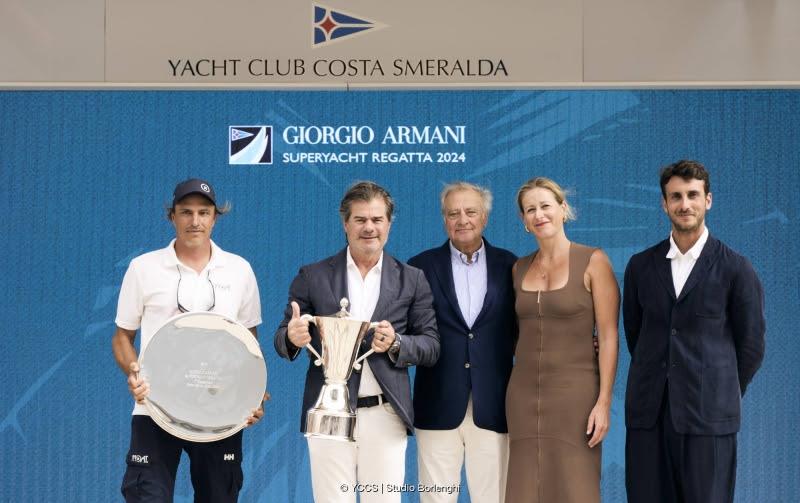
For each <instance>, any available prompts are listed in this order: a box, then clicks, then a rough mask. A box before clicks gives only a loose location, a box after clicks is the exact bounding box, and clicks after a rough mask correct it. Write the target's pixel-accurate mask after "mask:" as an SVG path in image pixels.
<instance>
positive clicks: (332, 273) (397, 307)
mask: <svg viewBox="0 0 800 503" xmlns="http://www.w3.org/2000/svg"><path fill="white" fill-rule="evenodd" d="M342 297H348V298H349V295H348V293H347V249H346V248H345V249H344V250H342V251H340V252H339V253H337V254H336V255H334V256H332V257H328V258H326V259H325V260H321V261H319V262H317V263H315V264H310V265H306V266H303V267H301V268H300V272H299V273H298V274H297V276H296V277H295V278H294V281H292V285H291V287H290V288H289V302H287V304H286V310H285V311H284V313H283V321H281V323H280V326H279V327H278V330H277V331H276V332H275V341H274V342H275V350H276V351H277V352H278V354H279V355H281V356H282V357H284V358H287V359H289V360H294V359H295V358H297V356H298V355H299V353H300V349H298V348H296V347H295V346H294V345H293V344H292V343H291V342H289V338H288V329H287V326H288V324H289V320H291V318H292V306H291V301H295V302H297V303H298V304H299V305H300V313H301V314H312V315H321V316H328V315H333V314H335V313H337V312H338V311H339V309H340V307H339V301H340V300H341V299H342ZM381 320H387V321H388V322H390V323H391V324H392V327H393V328H394V330H395V332H396V333H398V334H401V337H402V341H401V344H400V353H399V354H398V356H397V361H396V362H392V361H391V360H390V359H389V356H388V354H387V353H373V354H372V355H370V356H368V357H367V361H368V362H369V366H370V368H371V369H372V373H373V374H375V379H376V380H377V381H378V384H379V385H380V387H381V390H382V391H383V394H384V396H385V398H386V399H387V401H388V402H389V403H391V404H392V406H393V408H394V410H395V412H396V413H397V415H398V416H399V417H400V418H401V419H402V420H403V422H404V423H405V425H406V428H407V429H408V430H409V431H411V430H412V427H413V424H414V411H413V409H412V406H411V384H410V382H409V376H408V367H410V366H411V365H433V364H434V363H436V359H437V358H438V357H439V334H438V333H437V331H436V318H435V316H434V313H433V298H432V296H431V289H430V287H429V286H428V282H427V281H426V280H425V276H424V275H423V274H422V271H420V270H419V269H416V268H414V267H409V266H408V265H406V264H404V263H402V262H400V261H399V260H397V259H395V258H394V257H391V256H390V255H389V254H388V253H386V252H384V254H383V263H382V269H381V289H380V295H379V296H378V304H377V305H376V306H375V311H374V313H373V315H372V320H371V321H381ZM310 333H311V345H312V346H314V349H316V350H317V352H319V351H321V346H320V339H319V333H318V332H317V330H316V327H315V326H314V325H311V326H310ZM371 341H372V332H370V334H369V335H368V336H367V337H365V338H364V341H363V342H362V351H361V352H364V351H366V350H369V346H370V345H371ZM306 353H307V354H308V370H307V371H306V384H305V391H304V392H303V406H302V410H301V411H300V431H305V425H306V411H308V409H310V408H311V407H313V405H314V403H315V402H316V401H317V397H318V396H319V392H320V390H321V389H322V385H323V383H324V382H325V376H324V374H323V373H322V368H321V367H317V366H315V365H314V363H313V362H314V359H315V358H314V357H313V356H312V355H311V352H310V351H306ZM360 382H361V373H360V372H353V373H352V374H351V376H350V379H349V380H348V382H347V388H348V390H349V393H350V406H351V407H352V408H353V410H355V409H356V402H357V401H358V386H359V383H360Z"/></svg>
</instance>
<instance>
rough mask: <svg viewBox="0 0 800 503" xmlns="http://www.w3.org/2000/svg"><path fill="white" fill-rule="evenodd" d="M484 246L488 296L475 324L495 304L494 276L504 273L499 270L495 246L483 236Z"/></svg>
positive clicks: (495, 283) (495, 287) (495, 284)
mask: <svg viewBox="0 0 800 503" xmlns="http://www.w3.org/2000/svg"><path fill="white" fill-rule="evenodd" d="M483 246H484V248H483V251H484V255H485V257H484V260H486V296H485V297H484V298H483V307H482V308H481V312H480V313H478V317H477V318H475V322H474V323H473V326H475V325H477V324H478V323H480V322H481V319H482V318H483V317H484V315H486V313H487V312H489V311H490V310H491V308H492V304H494V300H495V298H496V297H497V282H496V281H493V278H497V277H499V276H500V275H501V274H503V272H502V271H500V270H497V269H498V268H497V261H496V260H495V255H494V247H493V246H492V245H490V244H489V242H488V241H486V238H483Z"/></svg>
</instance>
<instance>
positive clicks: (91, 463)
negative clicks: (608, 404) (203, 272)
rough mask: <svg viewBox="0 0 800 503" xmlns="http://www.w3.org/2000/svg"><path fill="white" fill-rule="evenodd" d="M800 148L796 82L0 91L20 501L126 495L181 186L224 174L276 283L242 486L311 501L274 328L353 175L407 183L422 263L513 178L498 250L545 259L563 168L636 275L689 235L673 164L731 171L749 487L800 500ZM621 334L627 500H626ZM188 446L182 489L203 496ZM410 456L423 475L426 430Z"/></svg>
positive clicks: (726, 192)
mask: <svg viewBox="0 0 800 503" xmlns="http://www.w3.org/2000/svg"><path fill="white" fill-rule="evenodd" d="M799 152H800V93H798V92H797V91H785V90H754V91H733V90H730V91H463V92H460V91H459V92H455V91H447V92H438V91H419V92H387V91H364V92H318V91H317V92H300V91H298V92H273V91H265V92H244V91H224V92H208V91H185V92H175V91H135V92H134V91H79V92H77V91H22V92H3V93H0V200H2V201H3V202H4V204H5V206H4V211H3V213H2V217H0V256H2V257H3V260H5V264H4V266H3V269H2V270H3V273H2V274H0V292H2V293H3V294H4V298H3V301H2V302H0V327H2V340H3V343H2V349H3V350H2V351H0V377H1V378H2V380H1V382H2V386H0V445H2V447H1V448H0V449H1V451H0V501H14V502H17V501H26V502H27V501H30V502H40V501H118V500H121V496H120V494H119V486H120V482H121V479H122V474H123V472H124V468H125V459H124V458H125V454H126V451H127V447H128V440H129V434H130V411H131V408H132V403H131V399H130V395H129V394H128V391H127V386H126V384H125V376H124V375H123V374H122V373H121V372H120V371H119V370H118V368H117V367H116V364H115V363H114V360H113V357H112V354H111V346H110V344H111V335H112V333H113V331H114V316H115V310H116V300H117V294H118V292H119V286H120V283H121V281H122V276H123V274H124V272H125V269H126V267H127V265H128V262H129V261H130V260H131V258H132V257H134V256H136V255H138V254H140V253H143V252H145V251H149V250H153V249H156V248H160V247H163V246H165V245H166V243H167V242H168V241H169V240H170V239H171V238H172V236H173V234H174V230H173V229H172V227H171V225H170V224H169V222H167V220H166V219H165V211H164V210H165V206H166V205H167V204H168V203H169V202H170V200H171V191H172V189H173V187H174V186H175V183H176V182H178V181H179V180H181V179H184V178H188V177H193V176H197V177H201V178H206V179H208V180H209V181H211V182H212V183H213V184H214V186H215V189H216V192H217V195H218V198H220V199H222V200H223V201H224V200H228V201H230V202H231V203H232V205H233V210H232V212H231V213H230V214H229V215H225V216H224V217H222V218H221V220H220V221H219V222H218V224H217V226H216V227H215V230H214V239H215V241H216V242H217V243H218V244H219V245H220V246H221V247H223V248H224V249H226V250H229V251H231V252H234V253H237V254H239V255H242V256H243V257H245V258H246V259H248V260H249V261H250V263H251V264H252V265H253V268H254V270H255V272H256V276H257V278H258V282H259V286H260V289H261V302H262V310H263V319H264V323H263V325H262V326H260V327H259V333H260V341H261V346H262V350H263V352H264V354H265V356H266V359H267V364H268V366H269V372H270V380H269V391H270V392H271V393H272V397H273V398H272V401H271V402H269V403H268V405H267V412H266V416H265V418H264V420H263V421H261V423H259V424H258V425H257V426H255V427H253V428H251V429H248V430H247V431H246V432H245V446H244V448H245V453H244V459H243V467H244V473H245V484H244V488H243V490H242V493H241V496H242V497H241V501H247V502H250V501H254V502H267V501H268V502H299V503H303V502H309V501H311V485H310V475H309V467H308V454H307V449H306V443H305V439H304V438H303V436H302V434H301V433H300V432H299V416H300V412H301V411H300V403H301V394H302V388H303V380H304V375H305V364H304V363H289V362H287V361H285V360H281V359H280V358H278V357H277V355H276V354H275V351H274V349H273V347H272V334H273V333H274V331H275V328H277V325H278V322H279V321H280V319H281V317H282V312H283V308H284V306H285V303H286V298H287V291H288V287H289V283H290V281H291V279H292V278H293V277H294V275H295V274H296V272H297V270H298V268H299V266H300V265H302V264H305V263H309V262H312V261H316V260H319V259H321V258H323V257H326V256H329V255H331V254H333V253H335V252H336V251H337V250H339V249H340V248H341V247H342V246H343V245H344V233H343V231H342V226H341V222H340V221H339V217H338V214H337V209H338V203H339V199H340V198H341V196H342V194H343V192H344V191H345V189H346V188H347V187H348V186H349V185H350V184H351V183H352V182H353V181H355V180H363V179H370V180H374V181H376V182H378V183H380V184H382V185H384V186H385V187H386V188H388V189H389V190H390V191H391V193H392V195H393V196H394V198H395V200H396V217H395V220H394V222H393V225H392V231H391V236H390V239H389V242H388V245H387V250H388V251H390V252H391V253H392V254H393V255H395V256H397V257H398V258H400V259H402V260H405V259H408V258H409V257H411V256H412V255H414V254H416V253H418V252H419V251H421V250H423V249H427V248H430V247H433V246H436V245H439V244H441V243H442V242H443V241H444V239H445V234H444V229H443V225H442V219H441V215H440V212H439V199H438V196H439V192H440V190H441V188H442V186H443V184H445V183H447V182H451V181H454V180H459V179H461V180H468V181H471V182H475V183H479V184H481V185H485V186H487V187H488V188H490V189H491V190H492V191H493V193H494V197H495V203H494V209H493V212H492V215H491V217H490V223H489V226H488V228H487V231H486V235H487V237H488V238H489V239H490V240H491V241H492V243H493V244H495V245H499V246H502V247H505V248H508V249H510V250H512V251H514V252H515V253H517V254H519V255H522V254H527V253H530V252H531V251H532V250H533V249H534V248H535V242H534V241H533V239H532V238H531V237H530V235H529V234H526V233H525V232H524V230H523V227H522V224H521V222H520V219H519V216H518V211H517V209H516V206H515V194H516V191H517V189H518V187H519V186H520V185H521V184H522V183H523V182H524V181H525V180H527V179H528V178H530V177H532V176H536V175H544V176H549V177H551V178H554V179H555V180H556V181H558V182H559V183H561V185H562V186H564V187H566V188H568V189H569V190H570V202H571V204H573V205H574V206H575V207H576V208H577V212H578V220H577V221H576V222H572V223H570V224H568V225H567V228H566V231H567V235H568V237H569V238H570V239H572V240H574V241H577V242H580V243H585V244H589V245H592V246H600V247H602V248H603V249H604V250H605V251H606V253H608V255H609V257H610V258H611V261H612V263H613V267H614V271H615V273H616V274H617V279H618V281H619V282H620V286H623V285H622V273H623V271H624V268H625V265H626V263H627V260H628V259H629V257H630V256H631V255H632V254H633V253H635V252H637V251H640V250H642V249H644V248H646V247H648V246H650V245H651V244H654V243H655V242H657V241H659V240H661V239H664V238H665V237H666V236H667V233H668V230H669V222H668V220H667V218H666V216H665V215H664V214H663V212H662V210H661V207H660V197H661V195H660V191H659V186H658V169H659V168H660V167H661V166H663V165H665V164H668V163H670V162H673V161H675V160H678V159H682V158H690V159H696V160H699V161H701V162H703V163H704V164H705V165H706V166H707V167H708V169H709V170H710V172H711V190H712V192H713V194H714V206H713V208H712V209H711V210H710V212H709V213H708V215H707V224H708V226H709V228H710V230H711V232H712V233H713V234H714V235H716V236H717V237H719V238H720V239H722V240H723V241H725V242H726V243H727V244H728V245H730V246H731V247H732V248H734V249H735V250H737V251H739V252H740V253H742V254H744V255H745V256H747V257H748V258H749V259H750V260H751V261H752V263H753V265H754V267H755V268H756V270H757V271H758V273H759V275H760V277H761V279H762V281H763V284H764V287H765V290H766V317H767V330H768V331H767V355H766V359H765V362H764V366H763V368H762V369H761V371H760V372H759V373H758V374H757V375H756V377H755V380H754V382H753V384H752V385H751V387H750V388H749V389H748V393H747V396H746V397H745V399H744V401H743V409H744V417H743V427H742V431H741V432H740V434H739V456H738V457H739V465H738V477H737V496H736V501H738V502H753V503H761V502H767V501H770V502H787V501H795V500H797V495H798V494H800V479H798V476H797V474H798V473H800V456H799V455H798V452H800V445H798V435H797V433H796V423H797V418H798V417H800V400H798V399H797V389H798V387H799V386H800V365H798V364H797V361H798V359H799V358H800V339H799V338H798V337H797V336H796V334H797V327H798V326H800V313H799V310H798V306H799V305H800V280H799V278H800V234H799V233H798V217H799V216H800V215H799V214H798V213H799V211H798V210H800V208H798V200H800V198H798V194H799V193H800V175H798V167H799V166H800V153H799ZM620 337H621V338H622V337H624V334H623V333H622V332H621V333H620ZM620 348H621V349H620V366H619V372H618V376H617V383H616V386H615V388H614V403H613V407H612V427H611V432H610V434H609V436H608V437H607V439H606V440H605V442H604V446H603V478H602V491H603V500H604V501H605V502H622V501H625V490H624V461H625V460H624V441H625V427H624V416H623V412H624V411H623V394H624V388H625V379H626V376H627V370H628V363H629V356H628V354H627V351H626V350H625V349H624V348H625V345H624V342H623V343H622V344H621V346H620ZM186 461H187V460H185V459H184V462H183V463H182V464H181V469H180V472H179V482H178V485H177V487H176V499H175V501H176V502H189V501H192V490H191V486H190V483H189V481H188V479H189V477H188V469H187V463H186ZM406 465H407V471H406V473H407V475H406V482H407V483H409V484H416V482H417V476H416V447H415V444H414V441H413V438H412V439H411V440H410V442H409V449H408V453H407V462H406ZM404 501H408V502H411V501H418V494H416V493H407V494H405V495H404ZM459 501H460V502H465V501H469V495H468V493H467V491H466V489H464V490H462V492H461V495H460V497H459Z"/></svg>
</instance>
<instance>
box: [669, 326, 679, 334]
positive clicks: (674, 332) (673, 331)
mask: <svg viewBox="0 0 800 503" xmlns="http://www.w3.org/2000/svg"><path fill="white" fill-rule="evenodd" d="M669 333H670V334H672V335H678V331H677V330H675V329H674V328H673V329H672V330H670V332H669Z"/></svg>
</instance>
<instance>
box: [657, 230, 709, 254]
mask: <svg viewBox="0 0 800 503" xmlns="http://www.w3.org/2000/svg"><path fill="white" fill-rule="evenodd" d="M706 241H708V227H706V228H705V229H703V233H702V234H700V238H699V239H698V240H697V242H695V244H694V246H692V247H691V248H689V250H687V251H686V253H681V250H680V249H679V248H678V245H677V244H675V239H674V238H673V237H672V233H671V232H670V233H669V251H668V252H667V258H668V259H670V260H672V259H674V258H675V257H684V256H687V255H688V256H689V257H691V258H692V259H693V260H697V259H699V258H700V253H701V252H702V251H703V247H704V246H705V245H706Z"/></svg>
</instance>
